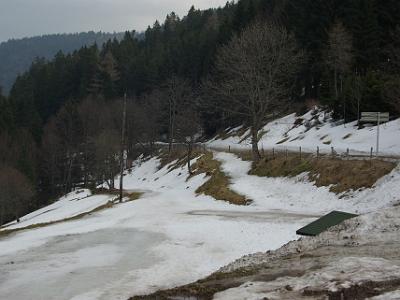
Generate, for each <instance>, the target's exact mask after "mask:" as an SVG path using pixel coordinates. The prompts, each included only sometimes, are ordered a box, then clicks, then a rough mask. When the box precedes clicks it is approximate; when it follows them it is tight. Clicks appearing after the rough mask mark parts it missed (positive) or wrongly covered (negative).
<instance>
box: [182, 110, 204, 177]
mask: <svg viewBox="0 0 400 300" xmlns="http://www.w3.org/2000/svg"><path fill="white" fill-rule="evenodd" d="M176 123H177V128H176V137H177V139H178V141H179V142H181V143H183V144H186V149H187V152H186V156H187V166H188V171H189V174H192V168H191V165H190V160H191V158H192V152H193V144H194V143H196V142H197V140H198V138H199V137H200V136H201V133H202V132H201V131H202V129H201V122H200V118H199V116H198V113H197V112H196V110H195V109H194V108H193V107H192V106H187V107H186V108H184V109H182V110H180V111H179V112H178V114H177V116H176Z"/></svg>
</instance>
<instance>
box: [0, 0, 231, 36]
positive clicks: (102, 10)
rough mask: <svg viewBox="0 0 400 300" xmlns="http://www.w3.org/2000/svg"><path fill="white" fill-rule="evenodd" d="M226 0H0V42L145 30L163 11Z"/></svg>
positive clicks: (184, 10) (179, 11)
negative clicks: (30, 37)
mask: <svg viewBox="0 0 400 300" xmlns="http://www.w3.org/2000/svg"><path fill="white" fill-rule="evenodd" d="M226 1H227V0H0V42H1V41H5V40H8V39H10V38H21V37H28V36H34V35H41V34H49V33H65V32H66V33H72V32H80V31H90V30H94V31H100V30H101V31H107V32H113V31H116V32H118V31H124V30H132V29H136V30H138V31H140V30H143V29H145V28H146V27H147V26H148V25H151V24H153V23H154V21H155V20H156V19H158V20H164V18H165V16H166V15H167V13H169V12H171V11H175V12H176V13H177V14H178V15H179V16H183V15H185V14H186V13H187V11H188V10H189V8H190V7H191V5H194V6H195V7H196V8H209V7H218V6H221V5H224V4H225V3H226Z"/></svg>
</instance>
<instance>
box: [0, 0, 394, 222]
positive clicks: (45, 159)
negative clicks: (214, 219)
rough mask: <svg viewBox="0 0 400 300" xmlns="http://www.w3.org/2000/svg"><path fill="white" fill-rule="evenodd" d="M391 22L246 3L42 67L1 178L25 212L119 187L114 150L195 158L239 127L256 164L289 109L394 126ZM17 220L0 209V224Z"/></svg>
mask: <svg viewBox="0 0 400 300" xmlns="http://www.w3.org/2000/svg"><path fill="white" fill-rule="evenodd" d="M399 13H400V3H399V2H398V1H396V0H389V1H384V2H383V1H378V0H351V1H350V0H347V1H345V0H241V1H239V2H238V3H233V2H232V3H227V4H226V6H225V7H223V8H218V9H208V10H203V11H201V10H196V9H195V8H192V9H191V10H190V11H189V13H188V14H187V16H185V17H183V18H179V17H178V16H177V15H175V14H174V13H171V14H169V15H168V16H167V18H166V20H165V21H164V23H162V24H160V23H159V22H156V23H154V25H153V26H152V27H149V28H148V29H147V30H146V31H145V33H144V36H143V37H138V36H137V35H136V34H135V32H127V33H125V36H124V38H123V39H122V40H120V41H119V40H117V39H113V40H110V41H108V42H107V43H106V44H105V45H104V46H103V47H101V48H98V47H97V46H96V45H94V46H90V47H83V48H81V49H79V50H77V51H75V52H73V53H71V54H63V53H62V52H59V53H58V54H57V55H56V57H55V58H54V59H53V60H52V61H50V62H46V61H45V60H41V59H37V60H36V61H35V62H34V63H33V64H32V66H31V68H30V70H29V71H28V72H26V73H24V74H22V75H21V76H19V77H18V78H17V80H16V81H15V83H14V85H13V87H12V89H11V92H10V95H9V96H8V97H7V98H6V97H2V98H1V99H0V106H1V111H0V166H1V167H2V171H0V173H1V172H9V173H10V172H14V173H13V174H14V175H13V176H10V178H16V179H15V180H19V181H21V182H22V181H24V184H25V185H26V186H27V187H26V188H25V190H29V191H32V192H25V193H21V195H13V196H12V197H14V198H18V199H20V200H18V201H14V202H15V203H25V204H24V205H23V206H21V205H20V206H21V207H23V208H24V210H25V211H28V210H30V209H33V208H34V207H37V206H40V205H44V204H46V203H47V201H48V200H49V199H52V197H55V196H56V195H60V194H62V193H65V192H68V191H70V190H71V189H72V188H74V187H75V186H86V187H94V186H96V185H97V184H100V183H104V182H105V183H106V184H108V185H109V187H113V186H114V183H113V180H114V179H113V178H114V176H115V174H117V173H118V171H119V163H120V161H121V159H122V158H121V154H120V153H121V151H120V150H121V147H123V149H124V150H125V151H126V153H127V154H128V159H132V158H134V157H135V155H137V154H139V153H143V152H149V153H150V152H151V151H152V150H153V149H154V147H153V146H154V142H155V141H157V140H164V141H166V142H169V143H172V142H173V141H180V142H182V143H186V144H187V145H188V150H189V154H190V150H191V145H192V144H193V143H194V142H195V141H196V140H197V138H198V137H199V136H198V135H197V133H199V132H201V130H202V131H203V133H204V134H205V135H208V136H209V135H212V134H214V133H215V132H216V131H218V130H219V129H222V128H225V127H226V126H229V125H234V124H240V123H245V124H246V125H248V126H250V128H251V133H252V141H253V158H254V160H255V161H257V160H258V159H259V157H260V156H259V153H258V146H257V138H258V134H257V131H258V130H259V129H260V128H261V126H262V125H263V124H264V122H265V120H266V118H267V117H268V116H270V115H273V114H276V113H279V112H282V111H283V110H284V109H286V108H287V106H288V105H287V104H288V101H295V102H296V103H298V106H301V105H304V103H306V102H307V101H312V103H320V104H322V105H325V106H327V107H328V108H331V109H332V110H334V112H335V116H336V117H338V118H343V117H345V119H346V120H347V121H350V120H354V119H357V117H358V115H359V111H361V110H362V111H374V110H380V111H383V110H385V111H390V112H391V113H392V114H394V115H398V114H399V112H400V110H399V109H400V108H399V99H398V95H399V86H400V84H399V82H400V75H399V74H400V72H399V70H400V52H399V51H400V27H399V25H400V24H399V23H400V19H399V18H398V15H399ZM125 94H126V95H127V99H128V104H127V111H126V112H127V124H126V136H125V137H124V139H122V140H121V133H120V132H121V126H122V125H121V124H122V122H121V119H122V108H123V105H122V103H123V99H124V95H125ZM16 174H18V175H16ZM6 177H7V176H6ZM29 184H30V185H31V186H30V187H29ZM21 185H23V184H22V183H21ZM33 192H36V197H33V198H32V197H26V196H25V197H24V195H31V194H32V193H33ZM12 197H11V196H10V197H8V198H7V199H12ZM21 199H22V200H21ZM26 199H35V201H33V200H29V201H28V200H26ZM8 202H10V200H8ZM11 202H12V201H11ZM14 202H12V203H14ZM27 202H29V203H28V204H27ZM2 207H3V208H2ZM12 207H13V206H12V205H11V206H10V204H7V201H5V200H4V201H3V204H2V202H1V201H0V208H2V211H3V213H2V214H3V215H4V216H5V218H4V219H7V218H8V219H9V218H12V217H13V216H14V215H15V214H17V215H18V214H19V213H21V212H20V211H19V210H18V208H15V209H11V208H12ZM16 207H17V206H16ZM16 211H17V212H16ZM25 211H24V212H25Z"/></svg>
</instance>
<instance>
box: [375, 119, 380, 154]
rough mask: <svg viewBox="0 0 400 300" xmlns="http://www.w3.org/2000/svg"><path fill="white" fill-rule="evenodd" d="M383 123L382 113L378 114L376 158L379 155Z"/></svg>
mask: <svg viewBox="0 0 400 300" xmlns="http://www.w3.org/2000/svg"><path fill="white" fill-rule="evenodd" d="M380 123H381V113H380V112H378V126H377V128H376V156H378V155H379V126H380Z"/></svg>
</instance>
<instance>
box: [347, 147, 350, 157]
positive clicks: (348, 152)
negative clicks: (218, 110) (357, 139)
mask: <svg viewBox="0 0 400 300" xmlns="http://www.w3.org/2000/svg"><path fill="white" fill-rule="evenodd" d="M346 156H347V157H349V156H350V150H349V148H347V151H346Z"/></svg>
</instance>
